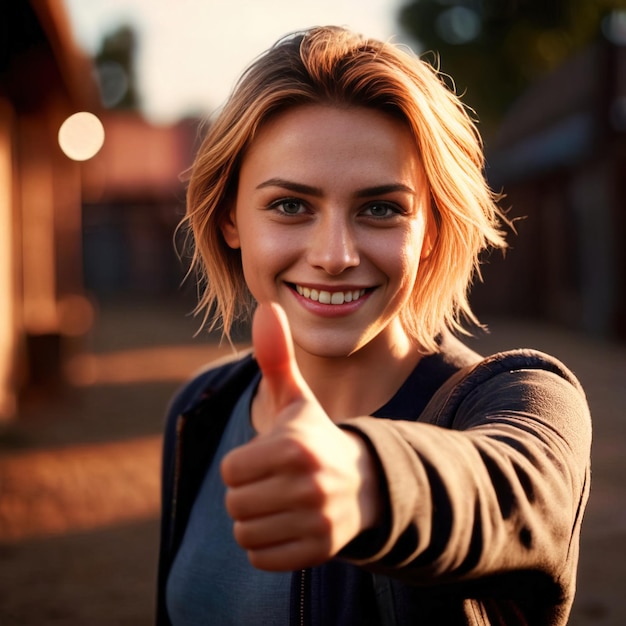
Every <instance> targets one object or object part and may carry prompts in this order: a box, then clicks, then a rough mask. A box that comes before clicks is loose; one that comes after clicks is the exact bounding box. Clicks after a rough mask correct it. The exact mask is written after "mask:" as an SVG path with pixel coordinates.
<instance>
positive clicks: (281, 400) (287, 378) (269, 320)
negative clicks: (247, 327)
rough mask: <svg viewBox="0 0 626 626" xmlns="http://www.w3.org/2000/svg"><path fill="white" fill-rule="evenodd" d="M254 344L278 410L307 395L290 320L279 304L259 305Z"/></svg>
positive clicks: (255, 317) (271, 398) (254, 326)
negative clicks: (295, 350) (290, 328)
mask: <svg viewBox="0 0 626 626" xmlns="http://www.w3.org/2000/svg"><path fill="white" fill-rule="evenodd" d="M252 343H253V345H254V351H255V356H256V360H257V362H258V364H259V367H260V368H261V373H262V374H263V380H264V381H265V383H266V384H267V389H268V391H269V395H270V400H271V403H272V405H273V408H274V410H275V411H276V412H280V411H282V410H283V409H284V408H286V407H287V406H288V405H289V404H291V403H293V402H296V401H298V400H301V399H303V398H305V397H307V395H308V393H307V392H308V387H307V385H306V383H305V381H304V379H303V378H302V375H301V374H300V370H299V369H298V365H297V363H296V358H295V355H294V351H293V342H292V340H291V331H290V330H289V322H288V321H287V316H286V315H285V311H284V310H283V309H282V307H281V306H280V305H278V304H276V303H274V302H264V303H261V304H259V306H258V308H257V310H256V312H255V314H254V320H253V322H252Z"/></svg>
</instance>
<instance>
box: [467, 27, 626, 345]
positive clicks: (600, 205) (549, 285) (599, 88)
mask: <svg viewBox="0 0 626 626" xmlns="http://www.w3.org/2000/svg"><path fill="white" fill-rule="evenodd" d="M494 88H495V89H497V85H494ZM487 160H488V165H487V167H488V170H487V172H488V176H489V178H490V181H491V183H492V186H493V188H494V189H496V190H500V189H503V191H504V192H505V193H506V196H507V197H506V199H505V201H504V203H503V206H504V207H507V206H510V207H512V209H511V211H510V216H511V217H522V219H521V220H520V221H518V222H517V223H516V226H517V230H518V234H517V235H516V236H513V237H510V242H511V245H512V249H511V250H510V251H509V252H508V253H507V256H506V259H505V260H504V261H502V259H500V258H499V256H498V255H492V257H491V258H490V259H489V260H488V263H487V265H486V266H485V271H484V275H485V284H484V286H483V285H477V287H476V290H475V293H474V298H475V306H476V308H477V309H478V310H479V311H482V312H487V313H492V314H500V315H515V316H518V317H524V316H525V317H534V318H540V319H543V320H548V321H551V322H555V323H558V324H564V325H566V326H569V327H571V328H575V329H578V330H582V331H584V332H587V333H590V334H593V335H596V336H601V337H605V338H621V339H626V246H625V245H624V242H625V241H626V46H624V45H620V44H619V43H616V42H614V43H610V42H609V41H608V40H606V39H604V40H601V41H598V42H597V43H596V44H595V45H593V46H591V47H589V48H587V49H586V50H584V51H583V52H582V53H580V54H578V55H577V56H575V57H573V58H572V59H570V60H569V61H568V62H566V63H565V64H564V65H563V66H561V67H560V68H559V69H558V70H557V71H555V72H554V73H553V74H552V75H549V76H547V77H545V79H543V80H542V81H541V82H539V83H537V84H536V85H534V86H533V87H532V88H531V89H530V90H529V91H528V92H527V93H526V94H525V95H524V96H523V97H522V98H521V99H520V100H519V101H518V102H517V104H516V105H515V106H514V107H513V109H512V110H511V112H510V114H509V115H508V117H507V118H506V119H505V121H504V124H503V126H502V129H501V134H500V137H499V141H498V143H497V145H496V146H495V148H494V149H492V150H490V151H489V152H488V155H487Z"/></svg>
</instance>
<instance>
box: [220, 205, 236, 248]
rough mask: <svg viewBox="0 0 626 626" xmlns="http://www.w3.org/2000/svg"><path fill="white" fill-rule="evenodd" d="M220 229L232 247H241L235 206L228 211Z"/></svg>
mask: <svg viewBox="0 0 626 626" xmlns="http://www.w3.org/2000/svg"><path fill="white" fill-rule="evenodd" d="M220 229H221V231H222V236H223V237H224V241H226V243H227V244H228V246H229V247H230V248H233V249H237V248H240V247H241V242H240V240H239V229H238V228H237V215H236V212H235V208H234V207H233V208H232V209H230V211H228V213H227V214H226V216H225V217H224V219H223V220H222V223H221V224H220Z"/></svg>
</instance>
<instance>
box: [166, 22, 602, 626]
mask: <svg viewBox="0 0 626 626" xmlns="http://www.w3.org/2000/svg"><path fill="white" fill-rule="evenodd" d="M482 169H483V156H482V148H481V142H480V138H479V136H478V133H477V131H476V128H475V126H474V124H473V122H472V120H471V119H470V117H469V115H468V114H467V112H466V111H465V109H464V107H463V105H462V104H461V102H460V101H459V100H458V98H457V97H456V95H455V94H454V93H452V92H451V91H449V90H448V89H447V87H446V86H445V84H444V82H443V81H442V80H441V79H440V77H439V76H438V75H437V73H436V72H435V71H434V70H433V69H432V68H431V67H430V66H429V65H427V64H425V63H423V62H422V61H420V60H419V59H418V58H417V57H415V56H413V55H412V54H410V53H408V52H407V51H404V50H402V49H400V48H398V47H395V46H393V45H390V44H385V43H382V42H379V41H377V40H374V39H367V38H364V37H361V36H358V35H355V34H353V33H351V32H349V31H347V30H345V29H342V28H337V27H327V28H314V29H312V30H310V31H305V32H302V33H296V34H294V35H292V36H288V37H286V38H284V39H282V40H280V41H279V42H278V43H277V44H276V45H275V46H273V47H272V48H270V49H269V50H268V51H267V52H266V53H265V54H264V55H262V56H261V57H259V58H258V59H257V60H256V61H255V62H254V63H253V64H252V65H251V66H250V67H249V68H248V70H247V71H246V72H245V73H244V75H243V76H242V78H241V80H240V81H239V83H238V84H237V85H236V87H235V90H234V92H233V94H232V96H231V97H230V98H229V99H228V100H227V102H226V104H225V106H224V107H223V108H222V109H221V111H220V113H219V115H218V116H217V117H216V119H215V120H214V121H213V123H212V124H211V125H210V127H209V129H208V132H207V135H206V137H205V139H204V141H203V143H202V145H201V147H200V149H199V152H198V155H197V157H196V160H195V162H194V165H193V167H192V169H191V175H190V180H189V188H188V194H187V214H186V216H185V220H184V226H185V227H187V228H189V232H190V235H191V240H192V242H193V250H192V259H191V262H192V270H195V271H197V272H198V277H199V285H200V302H199V306H198V311H204V312H205V315H206V320H208V322H209V326H211V327H214V326H216V325H221V326H222V328H223V331H224V334H225V336H226V337H228V336H229V334H230V329H231V326H232V324H233V322H234V321H235V320H236V319H237V318H238V317H240V316H242V317H246V318H247V317H248V316H250V315H251V314H252V312H254V317H253V348H254V352H253V354H252V355H250V354H248V355H245V356H243V357H239V358H233V359H231V360H230V361H229V362H227V363H222V364H214V365H212V366H211V367H209V368H208V369H207V370H206V371H204V372H203V373H201V374H199V375H198V376H196V377H195V378H193V379H192V380H191V381H190V382H189V383H187V384H186V385H184V386H183V388H182V389H181V391H180V393H179V394H178V395H177V396H176V398H175V399H174V401H173V403H172V405H171V406H170V409H169V412H168V419H167V426H166V432H165V438H164V456H163V516H162V544H161V554H160V575H159V589H158V602H159V604H158V623H159V624H165V625H170V624H171V625H173V626H182V625H188V624H206V623H219V624H254V623H263V624H266V625H267V624H269V625H270V626H271V625H276V626H279V625H280V626H282V625H284V624H288V623H293V624H295V623H300V624H320V625H322V624H324V625H326V624H336V625H346V626H348V625H352V624H360V625H368V624H370V625H372V626H373V625H377V626H378V625H380V624H383V625H384V626H391V625H403V624H407V625H408V624H415V623H419V624H459V625H461V624H503V623H506V624H507V626H509V625H515V624H519V625H520V626H521V625H522V624H533V625H537V626H548V625H551V626H562V625H564V624H566V623H567V616H568V613H569V611H570V607H571V604H572V601H573V594H574V587H575V585H574V583H575V578H576V566H577V559H578V542H579V535H580V526H581V521H582V513H583V511H584V509H585V505H586V502H587V497H588V493H589V456H590V438H591V428H590V419H589V412H588V408H587V404H586V401H585V397H584V393H583V392H582V389H581V388H580V385H579V383H578V381H577V380H576V379H575V378H574V376H573V375H572V374H571V373H570V372H569V371H568V370H567V368H566V367H565V366H564V365H562V364H561V363H560V362H558V361H557V360H556V359H553V358H552V357H549V356H548V355H544V354H540V353H537V352H534V351H530V350H516V351H512V352H506V353H499V354H496V355H493V356H491V357H487V358H485V359H483V358H482V357H480V356H479V355H478V354H476V353H475V352H473V351H471V350H470V349H468V348H467V347H465V346H464V345H463V344H462V343H461V342H460V341H459V340H458V339H457V338H456V337H454V336H453V332H454V331H457V332H462V331H463V325H462V322H463V321H464V318H466V319H469V320H471V321H476V320H475V317H474V315H473V313H472V311H471V308H470V306H469V303H468V299H467V294H468V290H469V287H470V284H471V282H472V280H473V278H474V276H475V275H476V274H477V272H478V271H479V263H478V259H479V254H480V253H481V251H483V250H484V249H485V248H488V247H496V248H503V247H505V245H506V244H505V242H504V238H503V234H502V231H501V226H502V224H503V223H504V222H506V220H505V219H504V217H503V216H502V214H501V212H500V211H499V209H498V207H497V204H496V202H497V200H498V198H497V196H496V195H495V194H493V193H492V192H491V190H490V189H489V187H488V186H487V184H486V182H485V179H484V176H483V171H482Z"/></svg>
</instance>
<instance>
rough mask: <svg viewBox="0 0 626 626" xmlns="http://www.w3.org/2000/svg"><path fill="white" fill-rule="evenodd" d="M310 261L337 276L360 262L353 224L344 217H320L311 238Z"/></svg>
mask: <svg viewBox="0 0 626 626" xmlns="http://www.w3.org/2000/svg"><path fill="white" fill-rule="evenodd" d="M308 261H309V263H310V264H311V265H312V266H313V267H317V268H320V269H323V270H324V271H325V272H326V273H327V274H330V275H332V276H337V275H339V274H341V273H342V272H344V271H345V270H347V269H349V268H351V267H356V266H357V265H358V264H359V263H360V257H359V250H358V244H357V240H356V236H355V233H354V229H353V226H352V225H351V224H350V223H349V222H348V221H347V220H346V219H345V218H342V217H334V216H330V217H326V218H322V219H320V221H319V222H318V224H317V225H316V227H315V229H314V230H313V232H312V233H311V238H310V240H309V252H308Z"/></svg>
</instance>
